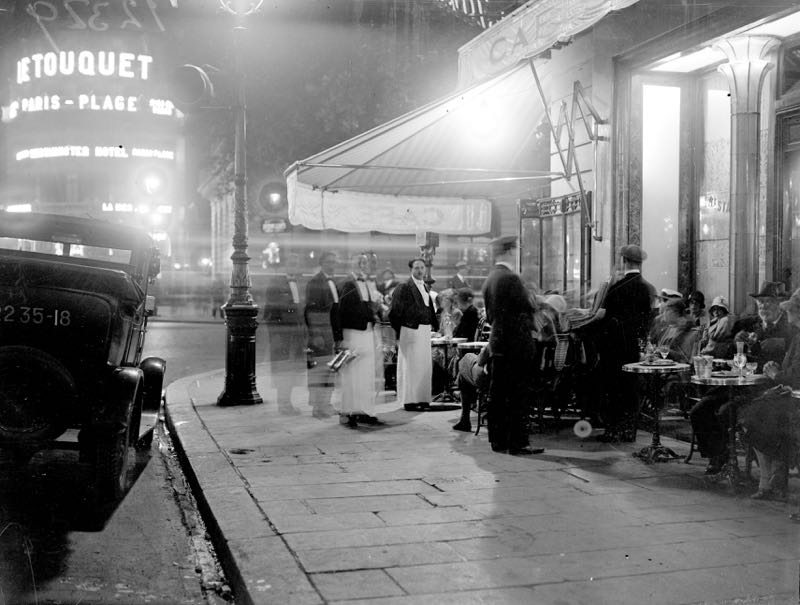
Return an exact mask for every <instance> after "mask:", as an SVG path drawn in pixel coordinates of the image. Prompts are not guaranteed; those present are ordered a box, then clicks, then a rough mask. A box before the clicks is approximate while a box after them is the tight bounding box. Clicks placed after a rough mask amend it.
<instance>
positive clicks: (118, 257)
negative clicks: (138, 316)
mask: <svg viewBox="0 0 800 605" xmlns="http://www.w3.org/2000/svg"><path fill="white" fill-rule="evenodd" d="M0 250H12V251H16V252H31V253H34V254H43V255H49V256H69V257H70V258H83V259H87V260H93V261H100V262H104V263H111V264H119V265H129V264H130V263H131V257H132V255H133V253H132V252H131V251H130V250H125V249H123V248H106V247H100V246H92V245H89V244H83V243H75V242H69V241H67V242H60V241H47V240H33V239H19V238H14V237H0Z"/></svg>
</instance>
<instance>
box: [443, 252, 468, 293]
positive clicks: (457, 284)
mask: <svg viewBox="0 0 800 605" xmlns="http://www.w3.org/2000/svg"><path fill="white" fill-rule="evenodd" d="M468 272H469V265H468V264H467V261H465V260H464V259H461V260H460V261H458V262H456V274H455V275H454V276H453V277H451V278H450V281H448V282H447V287H448V288H451V289H453V290H455V291H456V292H458V291H459V290H461V289H462V288H471V286H470V284H469V280H468V279H467V273H468Z"/></svg>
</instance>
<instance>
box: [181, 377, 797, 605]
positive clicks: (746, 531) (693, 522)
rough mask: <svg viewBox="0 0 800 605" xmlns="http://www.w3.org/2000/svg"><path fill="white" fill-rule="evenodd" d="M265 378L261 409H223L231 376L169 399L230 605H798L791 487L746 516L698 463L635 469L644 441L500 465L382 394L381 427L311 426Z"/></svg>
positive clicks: (469, 441) (558, 440) (546, 439)
mask: <svg viewBox="0 0 800 605" xmlns="http://www.w3.org/2000/svg"><path fill="white" fill-rule="evenodd" d="M268 371H269V370H268V367H267V366H266V365H259V366H258V367H257V376H258V377H259V378H258V382H257V384H258V391H259V393H260V394H261V395H262V397H263V398H264V401H265V403H263V404H261V405H254V406H239V407H229V408H220V407H218V406H217V405H216V398H217V396H218V395H219V394H220V392H221V391H222V387H223V383H224V372H223V371H215V372H211V373H207V374H202V375H198V376H192V377H188V378H184V379H181V380H178V381H176V382H174V383H172V384H170V385H169V387H168V389H167V420H168V423H169V427H170V430H171V431H172V433H173V439H174V441H175V444H176V447H177V448H178V450H179V453H180V454H181V455H183V456H185V462H188V464H187V465H186V466H187V475H188V476H189V479H190V481H192V483H193V485H194V488H195V492H196V496H197V500H198V503H199V505H200V506H201V509H202V510H203V513H204V517H205V518H206V520H207V526H208V530H209V533H210V534H211V535H212V540H213V542H214V545H215V548H216V550H217V553H218V555H219V557H220V560H221V562H222V564H223V568H224V569H225V572H226V574H227V577H228V581H229V582H230V583H231V586H232V588H233V591H234V594H235V596H236V602H237V605H246V604H250V603H258V604H261V603H271V604H279V605H290V604H303V605H305V604H317V603H336V604H355V603H358V604H360V605H364V604H381V605H411V604H413V605H417V604H430V605H434V604H435V605H440V604H444V605H448V604H452V605H469V604H477V603H509V604H532V603H535V604H556V603H562V604H583V603H587V604H588V603H591V604H592V605H601V604H606V603H607V604H614V605H623V604H631V605H634V604H635V605H642V604H644V603H648V604H655V603H665V604H667V603H668V604H670V605H672V604H676V603H797V602H798V538H800V525H798V524H794V523H792V522H791V521H789V519H788V514H789V512H791V511H792V510H794V507H796V505H797V492H798V490H799V489H800V485H799V484H800V481H799V480H798V478H797V476H796V475H793V476H792V478H791V479H790V483H791V486H790V487H791V491H792V497H791V498H790V502H789V503H776V502H765V501H753V500H750V499H749V498H748V497H747V494H740V495H736V494H734V493H733V492H732V491H731V490H730V488H729V487H727V486H726V485H724V484H721V483H716V484H715V483H713V482H709V481H708V480H707V479H705V478H704V475H703V470H704V468H705V460H703V459H700V458H698V457H695V458H694V460H693V461H692V463H691V464H684V463H683V462H682V461H675V462H669V463H658V464H652V465H647V464H644V463H643V462H642V461H640V460H638V459H636V458H633V457H632V455H631V454H632V452H634V451H636V450H638V449H640V448H642V447H644V446H645V445H647V444H649V442H650V434H649V433H642V432H640V436H639V440H638V442H637V443H635V444H622V445H609V444H602V443H599V442H596V441H592V440H581V439H579V438H578V437H576V436H575V435H573V434H572V431H571V430H569V429H564V430H561V431H559V432H557V433H556V432H548V433H546V434H540V435H537V434H534V435H533V436H532V443H533V444H534V445H537V446H540V445H541V446H544V447H545V448H546V451H545V453H544V454H541V455H537V456H528V457H514V456H509V455H507V454H497V453H493V452H491V450H490V448H489V445H488V443H487V440H486V431H485V429H481V432H480V434H479V435H478V436H475V435H473V434H468V433H460V432H456V431H453V430H452V429H451V427H452V425H453V424H454V423H455V421H456V419H457V416H458V412H457V411H455V410H453V411H429V412H406V411H404V410H403V409H402V407H401V406H398V404H397V402H396V401H395V400H394V399H391V398H389V397H393V395H389V394H385V396H384V399H383V400H382V402H381V403H379V405H378V410H377V412H378V416H379V418H381V419H382V420H384V421H385V423H386V424H385V425H382V426H361V425H359V427H358V428H355V429H352V428H348V427H347V426H345V425H341V424H339V422H338V418H337V417H335V416H334V417H333V418H330V419H322V420H320V419H315V418H313V417H311V415H310V410H311V408H310V407H308V405H307V404H306V403H305V401H307V400H304V398H305V397H307V393H304V392H303V391H302V390H301V389H295V391H294V404H295V407H297V408H298V409H299V410H301V411H302V412H303V413H302V415H300V416H291V417H290V416H281V415H279V414H278V412H277V409H276V405H275V403H274V396H273V392H272V390H271V388H270V380H269V376H268ZM473 419H474V417H473ZM662 442H663V443H664V444H665V445H667V446H669V447H671V448H673V449H674V450H676V451H677V452H678V453H679V454H686V453H688V444H686V443H682V442H677V441H673V440H671V439H669V438H662ZM757 472H758V471H757V470H755V471H754V475H755V474H757ZM748 493H749V492H748Z"/></svg>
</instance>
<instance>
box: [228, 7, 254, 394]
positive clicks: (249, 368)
mask: <svg viewBox="0 0 800 605" xmlns="http://www.w3.org/2000/svg"><path fill="white" fill-rule="evenodd" d="M262 2H263V0H249V1H248V0H245V1H237V0H220V5H221V6H222V8H223V9H225V10H226V11H227V12H228V13H230V14H232V15H233V16H234V17H236V18H237V21H238V22H237V23H236V25H235V27H234V40H233V44H234V49H233V50H234V62H235V68H234V69H235V72H236V74H235V76H236V86H237V91H236V105H235V108H234V111H235V114H236V115H235V118H236V130H235V134H234V136H235V140H234V160H233V165H234V203H233V254H231V261H232V263H233V268H232V269H231V283H230V298H229V299H228V302H227V303H225V305H224V307H223V309H224V310H225V325H226V327H227V342H226V350H225V387H224V390H223V391H222V393H221V394H220V396H219V398H218V399H217V405H219V406H233V405H252V404H256V403H263V399H262V398H261V396H260V395H259V394H258V390H257V389H256V328H257V326H258V321H257V319H256V318H257V317H258V306H257V305H256V304H255V302H254V301H253V297H252V296H251V295H250V285H251V282H250V273H249V269H248V261H249V260H250V257H249V256H248V255H247V191H246V187H247V166H246V164H247V103H246V100H247V99H246V94H245V78H244V70H243V67H242V56H241V55H242V52H241V38H242V35H243V34H244V30H245V28H244V26H243V24H242V19H243V18H244V17H246V16H247V15H249V14H251V13H254V12H255V11H257V10H258V8H259V7H260V6H261V4H262Z"/></svg>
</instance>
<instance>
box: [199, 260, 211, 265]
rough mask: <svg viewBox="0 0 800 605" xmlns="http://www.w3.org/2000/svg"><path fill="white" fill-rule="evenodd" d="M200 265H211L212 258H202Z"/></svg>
mask: <svg viewBox="0 0 800 605" xmlns="http://www.w3.org/2000/svg"><path fill="white" fill-rule="evenodd" d="M200 266H201V267H210V266H211V259H210V258H201V259H200Z"/></svg>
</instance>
